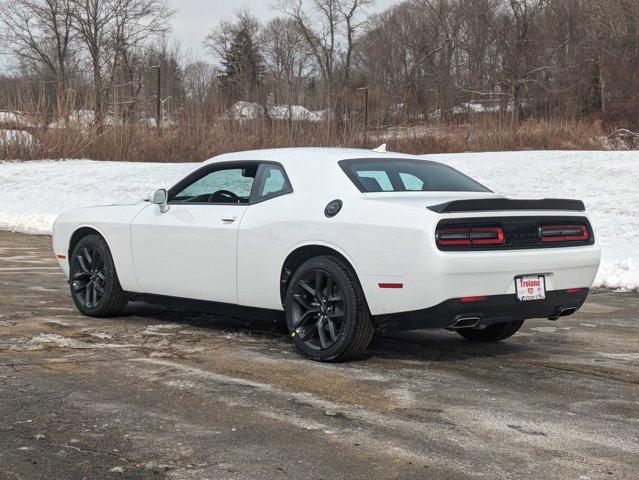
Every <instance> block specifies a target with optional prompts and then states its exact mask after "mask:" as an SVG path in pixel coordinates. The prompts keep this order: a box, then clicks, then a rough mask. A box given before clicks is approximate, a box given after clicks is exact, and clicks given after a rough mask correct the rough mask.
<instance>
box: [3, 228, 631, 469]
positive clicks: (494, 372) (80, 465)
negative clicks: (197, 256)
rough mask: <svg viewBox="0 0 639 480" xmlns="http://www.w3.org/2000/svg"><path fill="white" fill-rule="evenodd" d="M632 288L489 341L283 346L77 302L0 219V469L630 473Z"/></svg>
mask: <svg viewBox="0 0 639 480" xmlns="http://www.w3.org/2000/svg"><path fill="white" fill-rule="evenodd" d="M638 322H639V295H637V294H635V293H613V292H609V291H596V292H593V293H592V294H591V296H590V297H589V299H588V301H587V303H586V304H585V305H584V307H583V309H582V310H581V311H580V312H579V313H577V314H576V315H573V316H571V317H568V318H564V319H561V320H559V321H557V322H550V321H548V320H533V321H527V322H526V323H525V324H524V327H523V328H522V330H520V332H519V333H518V334H516V335H515V336H514V337H512V338H510V339H508V340H506V341H504V342H502V343H498V344H488V345H481V344H472V343H469V342H467V341H465V340H463V339H462V338H461V337H460V336H458V335H456V334H455V333H452V332H445V331H423V332H405V333H402V334H396V335H393V336H387V337H381V338H380V337H376V338H375V340H374V341H373V344H372V345H371V347H370V348H369V350H368V352H367V354H366V355H365V356H364V358H362V359H360V360H358V361H354V362H350V363H344V364H337V365H331V364H319V363H313V362H310V361H308V360H305V359H303V358H301V357H299V356H298V355H297V354H296V353H295V352H294V350H293V347H292V345H291V344H290V342H289V340H288V336H287V334H286V330H285V327H284V325H282V324H279V323H271V322H265V321H259V320H253V319H248V318H247V319H234V318H229V317H214V316H211V315H205V314H198V313H186V312H171V311H167V310H163V309H161V308H159V307H153V306H149V305H144V304H139V303H138V304H132V305H131V307H130V308H129V311H128V313H127V315H126V316H125V317H122V318H115V319H107V320H102V319H91V318H86V317H82V316H81V315H79V314H78V313H77V311H76V310H75V307H74V305H73V303H72V301H71V298H70V296H69V292H68V287H67V285H66V283H65V279H64V277H63V275H62V273H61V271H60V270H59V269H58V267H57V264H56V262H55V261H54V259H53V255H52V254H51V247H50V238H48V237H39V236H27V235H20V234H13V233H7V232H0V479H3V480H4V479H29V480H31V479H67V478H68V479H81V478H87V479H93V478H126V479H137V478H174V479H222V478H232V479H235V478H237V479H254V478H264V479H271V478H273V479H276V478H277V479H279V478H288V479H291V478H314V479H316V478H317V479H319V478H323V479H341V478H349V479H360V478H361V479H365V478H366V479H374V478H383V479H390V478H398V479H400V478H401V479H407V478H415V479H417V478H437V479H443V478H451V479H453V478H454V479H464V478H491V479H492V478H494V479H509V478H535V479H546V478H547V479H556V478H572V479H575V480H580V479H582V480H584V479H586V478H588V479H591V480H594V479H600V478H610V479H620V478H624V479H626V478H627V479H631V478H636V475H637V473H636V472H637V470H638V469H639V453H638V452H639V438H638V436H639V327H638V325H639V323H638Z"/></svg>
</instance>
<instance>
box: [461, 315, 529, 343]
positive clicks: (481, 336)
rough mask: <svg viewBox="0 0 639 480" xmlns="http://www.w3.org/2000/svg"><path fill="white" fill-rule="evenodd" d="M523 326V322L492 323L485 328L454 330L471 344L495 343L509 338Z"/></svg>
mask: <svg viewBox="0 0 639 480" xmlns="http://www.w3.org/2000/svg"><path fill="white" fill-rule="evenodd" d="M523 324H524V321H523V320H516V321H514V322H502V323H494V324H492V325H490V326H488V327H486V328H481V329H479V328H460V329H459V330H456V332H457V333H459V334H460V335H461V336H462V337H464V338H466V339H468V340H472V341H473V342H497V341H499V340H504V339H505V338H508V337H511V336H512V335H514V334H515V333H517V331H518V330H519V329H520V328H521V326H522V325H523Z"/></svg>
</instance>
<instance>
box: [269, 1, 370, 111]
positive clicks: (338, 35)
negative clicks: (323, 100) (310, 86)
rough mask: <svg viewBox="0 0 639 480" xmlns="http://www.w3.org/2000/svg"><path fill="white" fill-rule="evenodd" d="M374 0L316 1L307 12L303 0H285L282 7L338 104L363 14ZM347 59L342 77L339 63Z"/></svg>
mask: <svg viewBox="0 0 639 480" xmlns="http://www.w3.org/2000/svg"><path fill="white" fill-rule="evenodd" d="M369 3H371V2H370V0H313V1H312V2H311V5H312V6H311V8H310V9H308V10H307V9H305V7H304V3H303V1H302V0H281V1H280V3H279V4H278V8H279V10H280V11H281V12H283V13H284V14H285V15H287V16H289V17H290V18H292V19H293V21H294V22H295V23H296V25H297V27H298V29H299V31H300V32H301V34H302V36H303V38H304V40H305V41H306V44H307V46H308V48H309V50H310V52H311V53H312V55H313V56H314V57H315V61H316V63H317V65H318V67H319V70H320V72H321V75H322V78H323V80H324V82H325V84H326V86H327V90H328V94H329V98H330V99H331V101H335V94H336V88H337V86H338V85H339V86H344V85H346V84H347V83H348V81H349V79H350V75H351V62H352V57H353V52H354V48H355V45H356V44H355V38H356V34H357V31H358V30H359V29H360V27H361V26H362V25H363V22H362V21H361V18H360V17H361V14H362V12H363V9H364V7H365V6H366V5H368V4H369ZM340 56H341V57H342V58H343V65H341V72H342V74H341V78H339V79H338V78H336V77H337V75H338V68H337V66H338V65H337V62H338V60H339V59H340Z"/></svg>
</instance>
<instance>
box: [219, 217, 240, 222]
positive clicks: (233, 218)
mask: <svg viewBox="0 0 639 480" xmlns="http://www.w3.org/2000/svg"><path fill="white" fill-rule="evenodd" d="M236 219H237V217H236V216H235V215H232V216H228V217H222V218H221V220H222V221H223V222H227V223H233V222H234V221H235V220H236Z"/></svg>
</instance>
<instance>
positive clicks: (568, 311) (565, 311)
mask: <svg viewBox="0 0 639 480" xmlns="http://www.w3.org/2000/svg"><path fill="white" fill-rule="evenodd" d="M576 311H577V307H563V308H560V309H559V310H558V311H557V313H555V314H554V315H552V316H550V317H548V320H557V319H558V318H559V317H567V316H568V315H572V314H573V313H575V312H576Z"/></svg>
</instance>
